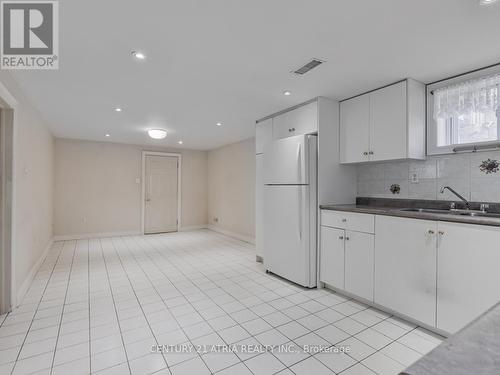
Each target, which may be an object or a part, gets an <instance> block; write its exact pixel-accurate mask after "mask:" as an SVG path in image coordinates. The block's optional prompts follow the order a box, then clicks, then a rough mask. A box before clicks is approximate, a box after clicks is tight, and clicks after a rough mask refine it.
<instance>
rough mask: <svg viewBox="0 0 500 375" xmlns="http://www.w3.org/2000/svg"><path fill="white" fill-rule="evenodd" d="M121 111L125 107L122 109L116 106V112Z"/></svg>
mask: <svg viewBox="0 0 500 375" xmlns="http://www.w3.org/2000/svg"><path fill="white" fill-rule="evenodd" d="M121 111H123V109H121V108H120V107H116V108H115V112H121Z"/></svg>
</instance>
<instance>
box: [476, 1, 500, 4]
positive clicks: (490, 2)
mask: <svg viewBox="0 0 500 375" xmlns="http://www.w3.org/2000/svg"><path fill="white" fill-rule="evenodd" d="M497 1H498V0H479V4H480V5H490V4H493V3H496V2H497Z"/></svg>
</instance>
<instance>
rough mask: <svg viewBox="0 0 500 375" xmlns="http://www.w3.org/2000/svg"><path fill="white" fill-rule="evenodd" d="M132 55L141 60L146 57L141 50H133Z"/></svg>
mask: <svg viewBox="0 0 500 375" xmlns="http://www.w3.org/2000/svg"><path fill="white" fill-rule="evenodd" d="M132 56H134V57H135V58H136V59H139V60H144V59H145V58H146V55H145V54H144V53H142V52H139V51H132Z"/></svg>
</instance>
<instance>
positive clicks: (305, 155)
mask: <svg viewBox="0 0 500 375" xmlns="http://www.w3.org/2000/svg"><path fill="white" fill-rule="evenodd" d="M309 137H312V136H309V135H299V136H296V137H289V138H284V139H278V140H276V141H273V142H272V143H269V144H268V145H266V147H265V148H264V184H266V185H270V184H272V185H307V184H309V171H308V169H309V157H310V156H309V142H308V140H309ZM314 139H316V137H315V138H314Z"/></svg>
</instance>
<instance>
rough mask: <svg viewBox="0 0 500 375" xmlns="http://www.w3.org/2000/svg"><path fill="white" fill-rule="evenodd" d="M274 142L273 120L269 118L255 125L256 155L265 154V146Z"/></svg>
mask: <svg viewBox="0 0 500 375" xmlns="http://www.w3.org/2000/svg"><path fill="white" fill-rule="evenodd" d="M272 140H273V119H272V118H269V119H267V120H263V121H260V122H258V123H257V124H256V125H255V153H256V154H257V155H258V154H262V153H264V146H265V145H266V144H268V143H270V142H272Z"/></svg>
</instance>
